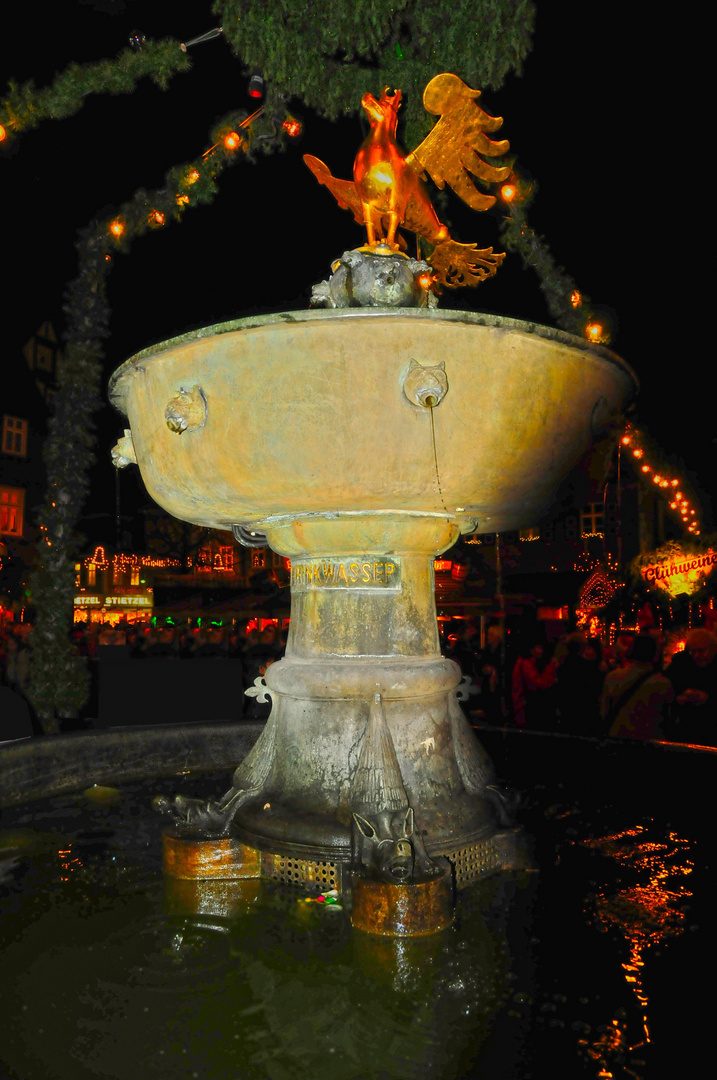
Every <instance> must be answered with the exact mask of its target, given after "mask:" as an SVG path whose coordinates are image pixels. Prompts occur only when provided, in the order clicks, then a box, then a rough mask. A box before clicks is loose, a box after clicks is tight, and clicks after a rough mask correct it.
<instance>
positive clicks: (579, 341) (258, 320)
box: [108, 308, 640, 416]
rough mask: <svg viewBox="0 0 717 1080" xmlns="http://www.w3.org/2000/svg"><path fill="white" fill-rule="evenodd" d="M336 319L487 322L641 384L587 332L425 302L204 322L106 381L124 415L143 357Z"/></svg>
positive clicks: (635, 386)
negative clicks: (128, 384)
mask: <svg viewBox="0 0 717 1080" xmlns="http://www.w3.org/2000/svg"><path fill="white" fill-rule="evenodd" d="M331 319H334V320H337V319H415V320H423V321H426V322H449V323H459V324H460V323H467V324H468V325H471V326H483V327H486V328H488V329H496V330H510V331H512V332H513V333H517V334H526V335H531V336H532V335H536V336H538V337H541V338H545V339H546V340H548V341H555V342H557V343H558V344H560V345H567V346H570V347H572V348H575V349H579V350H580V351H581V352H584V353H587V354H588V355H589V356H591V357H593V358H595V359H599V360H604V361H607V362H608V363H609V364H612V365H613V366H615V367H617V368H619V369H620V371H621V372H622V373H623V374H624V375H626V376H627V377H628V378H629V379H630V380H631V382H632V384H633V392H632V395H631V397H634V396H635V395H636V394H637V392H638V391H639V388H640V383H639V379H638V377H637V375H636V373H635V371H634V370H633V369H632V367H631V366H630V364H628V363H627V361H626V360H623V359H622V357H621V356H618V355H617V353H614V352H612V351H611V350H610V349H607V348H605V346H604V345H596V344H594V343H593V342H590V341H586V340H585V339H584V338H579V337H576V336H575V335H574V334H569V333H567V332H566V331H565V330H560V329H558V328H557V327H552V326H544V325H543V324H541V323H536V322H531V321H529V320H525V319H513V318H509V317H508V316H506V315H491V314H488V313H485V312H479V311H444V310H442V309H437V310H436V309H434V310H426V309H423V308H343V309H333V308H331V309H325V308H319V309H311V310H298V311H282V312H274V313H271V314H267V315H249V316H245V317H243V318H241V319H231V320H230V321H228V322H224V323H215V324H214V325H212V326H204V327H200V328H198V329H196V330H189V331H187V332H186V333H184V334H179V335H177V336H176V337H173V338H169V339H168V340H166V341H160V342H157V343H156V344H154V345H150V346H148V347H147V348H146V349H142V350H141V351H140V352H138V353H134V354H133V355H132V356H130V357H128V358H127V359H126V360H125V361H124V362H123V363H122V364H120V366H119V367H118V368H116V369H115V371H114V372H113V373H112V375H111V376H110V379H109V383H108V396H109V400H110V403H111V404H112V406H113V407H114V408H115V409H116V410H117V411H118V412H119V413H121V414H122V415H123V416H125V415H126V409H125V407H124V398H125V393H124V382H125V379H126V378H127V376H129V375H131V374H132V372H133V370H134V369H135V368H136V367H137V366H138V365H139V364H142V363H146V362H148V361H150V360H159V359H160V358H161V357H162V356H163V355H164V354H165V353H167V352H170V351H172V350H174V349H177V348H180V347H182V346H184V345H189V344H191V343H192V342H195V341H201V340H203V339H204V338H211V337H218V336H219V335H221V334H230V333H234V332H236V331H241V330H258V329H261V328H262V327H264V326H279V325H282V324H283V325H292V324H294V325H296V324H300V323H305V322H314V321H322V320H331Z"/></svg>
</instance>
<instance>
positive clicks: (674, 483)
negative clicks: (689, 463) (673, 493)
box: [670, 480, 680, 487]
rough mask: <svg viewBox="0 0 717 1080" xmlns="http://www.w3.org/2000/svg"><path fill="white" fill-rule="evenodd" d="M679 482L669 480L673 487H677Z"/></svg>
mask: <svg viewBox="0 0 717 1080" xmlns="http://www.w3.org/2000/svg"><path fill="white" fill-rule="evenodd" d="M679 482H680V481H679V480H670V483H671V484H672V486H673V487H677V485H678V484H679Z"/></svg>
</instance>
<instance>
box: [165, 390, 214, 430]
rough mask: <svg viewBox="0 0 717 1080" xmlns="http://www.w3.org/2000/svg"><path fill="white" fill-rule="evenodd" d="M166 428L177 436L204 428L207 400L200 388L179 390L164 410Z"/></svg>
mask: <svg viewBox="0 0 717 1080" xmlns="http://www.w3.org/2000/svg"><path fill="white" fill-rule="evenodd" d="M164 418H165V420H166V421H167V427H168V428H169V430H170V431H174V432H175V433H176V434H177V435H181V434H182V432H183V431H194V430H196V428H200V427H204V424H205V423H206V419H207V399H206V398H205V396H204V391H203V390H202V388H201V386H193V387H192V388H191V390H183V389H180V390H178V391H177V393H176V394H175V395H174V397H173V398H172V400H171V401H170V402H169V403H168V405H167V407H166V409H165V410H164Z"/></svg>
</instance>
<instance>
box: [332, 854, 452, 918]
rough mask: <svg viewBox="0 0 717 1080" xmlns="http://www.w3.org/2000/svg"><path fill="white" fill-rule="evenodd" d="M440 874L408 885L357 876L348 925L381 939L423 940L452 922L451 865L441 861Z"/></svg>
mask: <svg viewBox="0 0 717 1080" xmlns="http://www.w3.org/2000/svg"><path fill="white" fill-rule="evenodd" d="M440 871H441V872H440V874H439V875H438V876H437V877H433V878H430V879H428V880H427V881H419V882H414V883H413V884H411V885H394V884H392V883H391V882H389V881H379V880H376V879H374V878H368V877H361V876H357V877H356V878H355V879H354V883H353V906H352V908H351V924H352V926H355V927H356V929H357V930H363V931H364V932H366V933H369V934H379V935H380V936H381V937H423V936H424V935H426V934H435V933H436V931H437V930H444V929H445V928H446V927H447V926H450V925H451V923H452V922H453V883H452V874H451V866H450V864H449V863H448V861H447V860H442V862H441V866H440Z"/></svg>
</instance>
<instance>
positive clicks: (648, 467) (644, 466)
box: [620, 425, 701, 536]
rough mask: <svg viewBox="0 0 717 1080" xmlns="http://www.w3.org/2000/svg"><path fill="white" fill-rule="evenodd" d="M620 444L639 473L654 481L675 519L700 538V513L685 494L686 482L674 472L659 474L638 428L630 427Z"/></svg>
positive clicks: (660, 472) (661, 471)
mask: <svg viewBox="0 0 717 1080" xmlns="http://www.w3.org/2000/svg"><path fill="white" fill-rule="evenodd" d="M620 442H621V444H622V446H624V447H625V449H626V451H627V450H628V449H629V452H630V455H631V457H632V458H633V460H634V465H635V468H636V469H637V470H638V473H639V474H642V476H643V477H644V478H645V479H646V480H647V479H648V478H649V479H651V480H652V483H653V484H654V485H655V487H656V488H657V489H658V490H659V492H660V494H661V495H662V496H663V498H664V499H665V501H666V502H667V504H668V506H669V508H670V510H672V512H673V514H674V515H675V517H679V518H680V519H681V521H682V524H683V525H684V526H685V527H686V530H687V532H688V533H690V534H691V535H692V536H699V535H700V531H701V530H700V519H699V513H698V511H697V510H696V509H695V507H694V506H693V505H692V504H691V502H690V500H689V499H688V498H687V497H686V495H685V493H684V489H685V486H686V485H685V483H684V481H681V480H680V479H679V478H677V477H675V476H674V474H673V473H672V470H670V473H669V475H665V473H664V472H663V470H662V469H660V471H659V472H658V471H657V469H655V467H654V465H652V464H651V462H650V461H649V459H648V457H647V452H646V450H645V445H644V443H645V439H644V435H643V434H642V432H640V431H639V430H638V429H637V428H634V427H633V426H632V425H628V426H627V428H626V429H625V434H624V435H623V436H622V438H621V440H620Z"/></svg>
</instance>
